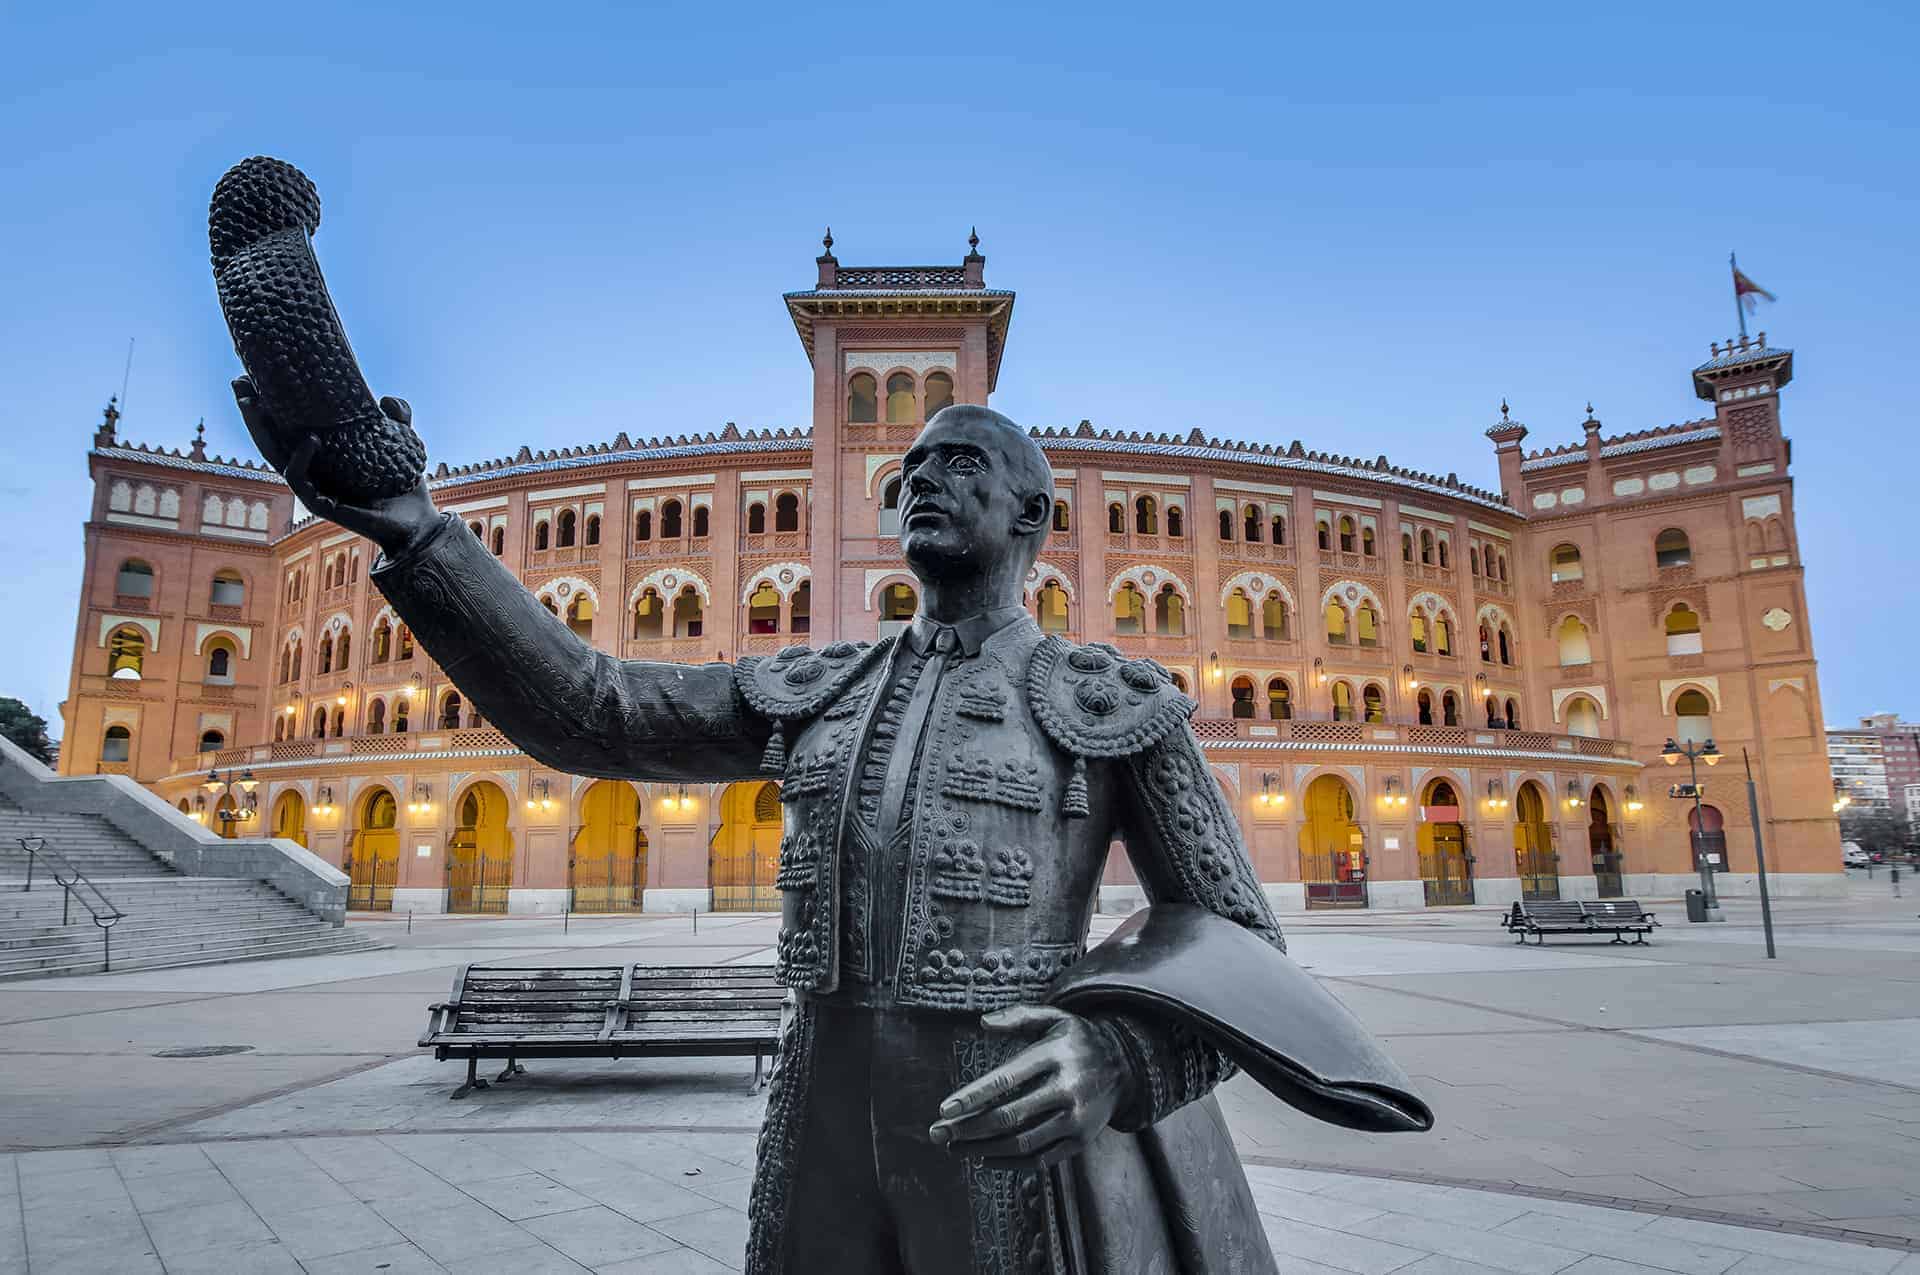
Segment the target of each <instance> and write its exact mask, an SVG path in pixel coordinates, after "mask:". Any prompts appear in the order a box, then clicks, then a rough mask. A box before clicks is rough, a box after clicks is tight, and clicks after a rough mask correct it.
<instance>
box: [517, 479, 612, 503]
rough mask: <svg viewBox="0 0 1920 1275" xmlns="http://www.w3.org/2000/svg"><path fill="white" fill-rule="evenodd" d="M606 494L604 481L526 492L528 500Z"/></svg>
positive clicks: (564, 498)
mask: <svg viewBox="0 0 1920 1275" xmlns="http://www.w3.org/2000/svg"><path fill="white" fill-rule="evenodd" d="M606 494H607V485H606V484H605V483H581V484H580V485H579V486H578V487H549V488H547V489H546V490H545V491H530V492H528V493H527V500H528V501H529V502H532V501H535V500H570V499H572V498H573V497H575V496H604V495H606Z"/></svg>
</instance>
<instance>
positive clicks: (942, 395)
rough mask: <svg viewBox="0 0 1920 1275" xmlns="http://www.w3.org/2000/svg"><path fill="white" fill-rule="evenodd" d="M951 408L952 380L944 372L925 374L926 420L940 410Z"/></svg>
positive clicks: (930, 418)
mask: <svg viewBox="0 0 1920 1275" xmlns="http://www.w3.org/2000/svg"><path fill="white" fill-rule="evenodd" d="M952 406H953V378H952V377H951V376H949V375H947V374H946V373H945V372H929V373H927V419H928V420H932V419H933V417H934V414H935V413H936V412H938V411H940V409H942V408H945V407H952Z"/></svg>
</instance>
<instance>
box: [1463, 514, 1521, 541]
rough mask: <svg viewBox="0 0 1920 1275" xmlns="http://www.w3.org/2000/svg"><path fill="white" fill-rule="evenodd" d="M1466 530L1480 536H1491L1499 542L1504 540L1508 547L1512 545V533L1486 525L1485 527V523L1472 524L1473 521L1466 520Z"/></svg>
mask: <svg viewBox="0 0 1920 1275" xmlns="http://www.w3.org/2000/svg"><path fill="white" fill-rule="evenodd" d="M1467 529H1468V530H1469V531H1478V532H1480V533H1481V534H1482V535H1488V536H1493V537H1494V538H1496V539H1499V540H1504V541H1506V542H1507V544H1508V545H1512V544H1513V533H1512V532H1509V531H1502V530H1500V528H1498V527H1489V526H1488V525H1487V524H1486V523H1484V522H1474V521H1473V520H1472V519H1468V520H1467Z"/></svg>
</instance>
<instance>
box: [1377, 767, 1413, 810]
mask: <svg viewBox="0 0 1920 1275" xmlns="http://www.w3.org/2000/svg"><path fill="white" fill-rule="evenodd" d="M1380 801H1381V803H1382V804H1384V805H1387V806H1390V807H1394V808H1400V807H1404V806H1405V805H1406V804H1407V793H1406V790H1405V789H1404V788H1402V787H1401V786H1400V777H1399V776H1398V775H1388V776H1387V780H1386V786H1385V789H1384V791H1383V792H1382V793H1381V795H1380Z"/></svg>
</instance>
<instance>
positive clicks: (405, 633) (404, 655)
mask: <svg viewBox="0 0 1920 1275" xmlns="http://www.w3.org/2000/svg"><path fill="white" fill-rule="evenodd" d="M394 658H395V659H397V660H410V659H412V658H413V630H412V629H410V628H408V627H407V626H406V625H404V624H403V625H401V626H400V644H399V646H398V648H396V650H395V651H394ZM293 669H294V676H296V677H297V676H299V673H300V652H299V651H295V652H294V653H293Z"/></svg>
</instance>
